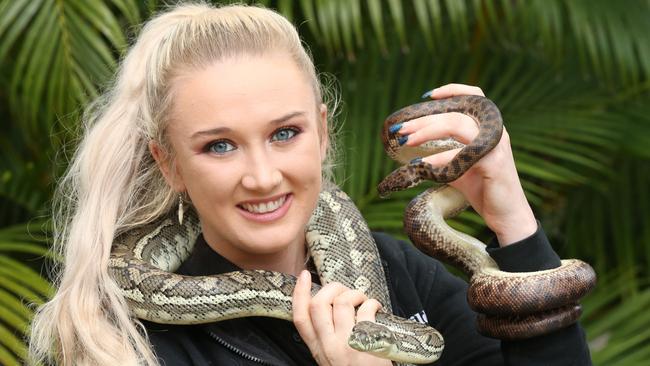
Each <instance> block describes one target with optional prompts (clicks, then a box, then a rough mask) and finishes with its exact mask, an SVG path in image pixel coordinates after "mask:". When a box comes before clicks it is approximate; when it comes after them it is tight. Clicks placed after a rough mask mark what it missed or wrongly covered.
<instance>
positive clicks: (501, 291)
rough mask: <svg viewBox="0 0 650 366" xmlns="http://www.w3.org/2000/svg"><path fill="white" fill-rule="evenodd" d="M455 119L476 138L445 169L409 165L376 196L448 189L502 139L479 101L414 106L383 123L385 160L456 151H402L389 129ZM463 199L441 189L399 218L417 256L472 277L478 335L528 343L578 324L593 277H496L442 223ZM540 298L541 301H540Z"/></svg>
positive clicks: (577, 264) (560, 272)
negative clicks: (470, 126) (426, 185)
mask: <svg viewBox="0 0 650 366" xmlns="http://www.w3.org/2000/svg"><path fill="white" fill-rule="evenodd" d="M447 112H460V113H463V114H467V115H469V116H470V117H472V118H473V119H474V121H475V122H476V123H477V124H478V127H479V133H478V135H477V137H476V138H475V139H474V140H472V141H471V142H470V143H469V144H468V145H466V146H465V145H463V144H460V143H458V145H459V146H461V147H462V148H461V150H460V151H459V152H458V153H457V155H456V156H455V157H454V158H452V160H451V161H450V162H449V163H448V164H447V165H446V166H443V167H433V166H431V165H429V164H427V163H425V162H422V161H420V162H416V163H409V164H407V165H405V166H402V167H400V168H398V169H397V170H395V171H394V172H392V173H391V174H390V175H389V176H387V177H386V178H385V179H384V180H383V181H382V182H381V183H380V184H379V186H378V190H379V194H380V195H381V196H386V195H387V194H389V193H390V192H393V191H399V190H402V189H406V188H410V187H413V186H415V185H417V184H419V183H420V182H421V181H423V180H432V181H434V182H438V183H448V182H450V181H453V180H455V179H457V178H458V177H460V176H461V175H462V174H463V173H465V172H466V171H467V170H468V169H469V168H470V167H471V166H472V165H473V164H475V163H476V162H477V161H478V160H479V159H481V158H482V157H483V156H485V155H486V154H487V153H489V152H490V151H491V150H492V149H493V148H494V147H495V146H496V145H497V144H498V143H499V140H500V138H501V135H502V131H503V121H502V118H501V113H500V111H499V110H498V108H497V107H496V105H495V104H494V103H493V102H492V101H490V100H489V99H487V98H485V97H481V96H456V97H452V98H448V99H442V100H434V101H429V102H424V103H419V104H416V105H413V106H409V107H406V108H403V109H401V110H399V111H397V112H395V113H393V114H392V115H390V116H389V117H388V118H387V119H386V121H385V122H384V128H383V131H382V140H383V142H384V148H385V150H386V152H387V154H388V155H389V156H391V157H392V158H393V159H394V160H397V161H399V162H402V163H408V162H410V161H411V159H413V158H416V157H423V156H427V155H431V154H435V153H438V152H440V151H444V150H449V149H451V148H454V147H455V146H453V145H452V144H450V143H449V142H448V141H445V142H444V146H442V147H438V146H437V145H436V144H435V142H430V143H427V144H423V145H422V146H420V147H415V148H414V147H407V146H400V145H399V143H398V141H397V136H396V135H395V134H392V133H390V127H391V126H393V125H395V124H398V123H402V122H405V121H407V120H411V119H415V118H419V117H422V116H426V115H431V114H439V113H447ZM468 205H469V204H468V203H467V201H466V200H465V197H464V196H463V195H462V194H461V193H460V192H459V191H458V190H456V189H455V188H453V187H451V186H448V185H443V186H442V187H440V188H431V189H428V190H427V191H425V192H423V193H421V194H420V195H418V196H417V197H416V198H414V199H413V200H412V201H411V202H410V203H409V205H408V207H407V208H406V211H405V216H404V229H405V231H406V233H407V235H408V236H409V238H410V239H411V241H412V242H413V243H414V244H415V245H416V246H417V247H418V248H419V249H420V250H422V251H423V252H425V253H427V254H428V255H430V256H432V257H435V258H438V259H440V260H442V261H444V262H446V263H449V264H451V265H454V266H456V267H457V268H459V269H461V270H463V271H464V272H465V273H466V274H467V275H468V276H469V277H470V286H469V290H468V303H469V305H470V307H471V308H472V309H474V310H475V311H477V312H478V313H479V314H478V317H477V325H478V329H479V332H481V333H482V334H484V335H486V336H489V337H493V338H499V339H506V340H514V339H524V338H530V337H534V336H537V335H541V334H546V333H549V332H551V331H554V330H557V329H560V328H563V327H566V326H568V325H570V324H573V323H574V322H575V321H577V319H578V318H579V316H580V313H581V308H580V306H579V305H578V304H577V301H578V300H579V299H580V298H582V297H583V296H585V295H586V294H587V293H589V292H590V291H591V290H592V289H593V287H594V286H595V282H596V275H595V272H594V271H593V269H592V268H591V267H590V266H589V265H588V264H587V263H585V262H582V261H579V260H575V259H572V260H563V261H562V265H561V266H560V267H558V268H554V269H550V270H544V271H536V272H526V273H509V272H504V271H501V270H499V268H498V266H497V264H496V263H495V262H494V261H493V260H492V258H491V257H490V256H489V254H488V253H487V252H486V250H485V247H486V246H485V244H483V243H482V242H480V241H479V240H478V239H476V238H474V237H472V236H469V235H467V234H464V233H462V232H459V231H457V230H454V229H452V228H451V227H450V226H449V225H448V224H447V223H446V222H445V219H447V218H451V217H454V216H455V215H457V214H458V213H459V212H461V211H462V210H464V209H465V208H467V206H468ZM540 294H544V296H540Z"/></svg>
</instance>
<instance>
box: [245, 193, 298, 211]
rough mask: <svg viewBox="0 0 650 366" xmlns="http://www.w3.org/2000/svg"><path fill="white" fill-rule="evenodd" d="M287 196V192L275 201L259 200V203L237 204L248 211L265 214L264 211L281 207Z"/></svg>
mask: <svg viewBox="0 0 650 366" xmlns="http://www.w3.org/2000/svg"><path fill="white" fill-rule="evenodd" d="M287 196H288V194H285V195H284V196H282V197H280V198H278V199H277V200H275V201H269V202H261V203H242V204H239V205H237V206H239V207H240V208H242V209H244V210H246V211H248V212H250V213H256V214H265V213H269V212H273V211H275V210H277V209H278V208H280V207H282V205H283V204H284V202H285V201H286V200H287Z"/></svg>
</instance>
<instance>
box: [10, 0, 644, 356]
mask: <svg viewBox="0 0 650 366" xmlns="http://www.w3.org/2000/svg"><path fill="white" fill-rule="evenodd" d="M260 2H261V3H263V4H265V5H267V6H272V7H275V8H276V9H278V10H279V11H280V12H282V13H283V14H285V15H286V16H287V17H289V18H290V19H292V20H293V21H294V23H295V24H297V25H298V26H299V29H300V32H301V34H302V35H303V37H304V38H305V40H306V42H307V44H309V45H310V47H311V50H312V52H313V54H314V58H315V60H316V63H317V66H318V67H319V69H320V70H321V71H324V72H327V73H328V74H329V75H330V76H331V75H333V76H334V78H335V79H336V80H338V83H333V84H334V85H338V89H339V90H340V95H341V100H342V102H343V103H342V108H341V110H340V111H341V113H340V115H339V119H338V120H339V122H340V127H339V131H340V132H339V135H340V138H339V142H340V145H341V146H342V148H341V150H342V152H343V157H342V159H341V161H340V165H339V166H338V168H337V176H338V180H339V183H340V184H341V185H342V186H343V187H344V189H345V190H346V191H347V192H348V193H349V194H350V195H351V196H352V197H353V198H354V199H355V201H356V202H357V204H358V205H359V207H360V208H361V210H362V211H363V213H364V215H365V217H366V218H367V219H368V222H369V224H370V226H371V227H372V228H373V229H378V230H385V231H389V232H391V233H393V234H395V235H397V236H403V234H402V233H401V228H402V223H401V220H402V210H403V208H404V206H405V205H406V203H407V202H408V201H409V199H410V198H411V197H413V195H414V193H415V191H414V190H412V191H407V192H403V193H400V194H396V195H394V196H393V197H391V199H390V200H380V199H379V198H378V197H377V195H376V191H375V189H374V187H375V186H376V184H377V183H378V182H379V180H380V179H381V178H382V177H383V176H384V175H385V174H387V173H388V172H389V171H390V170H392V169H393V168H394V163H392V162H390V161H389V160H387V158H386V157H385V155H384V153H383V151H382V147H381V145H380V144H379V139H378V138H377V136H378V131H379V128H380V125H381V121H383V119H384V117H385V116H386V115H388V114H389V113H390V112H391V111H393V110H395V109H397V108H399V107H401V106H404V105H406V104H411V103H413V102H416V101H417V100H418V97H419V95H420V94H421V93H422V92H424V91H426V90H428V89H431V88H432V87H435V86H439V85H441V84H445V83H449V82H458V83H466V84H473V85H479V86H480V87H481V88H482V89H483V90H484V91H485V93H486V94H487V95H488V96H489V97H490V98H491V99H493V100H494V101H495V102H496V103H497V105H499V107H500V108H501V110H502V112H503V115H504V118H505V121H506V126H507V128H508V131H509V133H510V135H511V138H512V144H513V149H514V151H515V158H516V161H517V167H518V169H519V172H520V175H521V177H522V181H523V182H522V183H523V185H524V188H525V189H526V193H527V195H528V198H529V200H530V201H531V203H532V204H533V205H534V208H535V211H536V214H537V216H538V217H539V218H540V219H541V221H542V224H543V226H544V227H545V229H546V231H547V233H548V234H549V236H550V237H551V238H552V242H553V243H554V245H555V247H556V249H557V250H558V251H559V252H560V254H561V255H562V256H563V257H579V258H582V259H585V260H587V261H589V262H590V263H592V265H593V266H594V267H595V268H596V270H597V272H598V274H599V278H600V284H599V286H598V288H597V290H596V291H595V292H594V293H593V294H592V295H591V296H590V297H589V298H588V299H586V301H585V304H584V308H585V314H584V318H583V319H584V325H585V328H586V330H587V334H588V338H589V340H590V344H591V347H592V355H593V359H594V362H595V363H596V364H600V365H605V364H606V365H636V364H639V362H640V361H641V360H646V359H648V358H649V357H650V346H649V345H650V331H648V329H650V314H649V313H648V312H647V311H645V309H647V308H648V306H650V289H649V288H648V286H647V279H648V276H649V273H648V271H647V268H648V264H649V262H650V225H647V224H648V223H649V222H650V210H649V208H650V192H649V191H648V187H650V169H649V168H650V152H649V150H648V149H647V146H650V103H648V102H649V101H650V80H649V78H648V75H649V74H650V39H649V37H648V33H647V29H650V2H648V1H644V0H636V1H633V0H627V1H617V2H611V1H605V0H598V1H594V0H592V1H587V0H574V1H560V0H546V1H541V0H529V1H512V0H495V1H487V0H467V1H462V0H413V1H408V2H402V1H399V0H301V1H291V0H278V1H260ZM162 3H163V2H160V3H159V2H158V1H154V0H149V1H142V2H140V1H135V0H58V1H55V0H0V118H2V121H3V122H2V123H3V125H4V126H5V127H4V128H3V129H2V131H3V133H2V135H0V146H1V148H2V154H1V155H0V364H5V365H17V364H19V363H20V362H21V361H20V360H21V359H22V358H23V357H24V355H25V344H24V341H23V338H24V336H25V335H26V334H27V332H28V330H27V329H28V328H27V324H28V323H29V319H30V317H31V314H32V312H33V306H34V305H38V304H40V303H42V302H43V301H44V300H45V299H46V298H47V297H48V296H50V295H51V294H52V291H53V290H52V288H51V285H50V284H49V283H48V280H51V279H48V278H47V276H46V275H44V274H43V275H39V272H41V273H44V271H43V270H42V268H46V266H45V267H44V263H45V264H46V263H47V260H48V258H49V257H48V254H47V247H48V244H49V237H50V236H49V230H48V227H49V225H48V220H47V218H48V215H49V211H48V204H49V202H50V199H51V196H52V192H53V186H54V184H55V182H56V177H57V176H58V175H59V174H60V173H61V171H62V170H63V169H65V165H66V162H67V157H68V156H69V154H70V152H71V149H72V148H73V147H74V143H75V141H76V139H77V137H78V132H79V127H80V115H81V112H82V110H83V107H84V106H85V105H86V104H87V103H88V102H89V101H91V100H92V99H93V98H94V97H95V96H97V95H98V94H99V93H101V91H102V88H103V87H104V86H105V85H107V83H109V82H110V78H111V75H112V74H113V73H114V71H115V68H116V65H117V63H118V60H119V58H120V57H121V56H122V55H123V52H124V50H125V49H126V47H127V44H128V40H129V39H132V38H133V37H134V36H135V35H136V34H137V32H138V29H139V27H140V24H141V22H142V21H144V20H145V19H147V18H148V17H149V16H150V15H151V14H152V13H153V12H155V11H156V10H158V9H160V8H162V6H163V4H162ZM329 80H333V78H329ZM453 224H454V225H455V226H456V227H458V228H461V229H462V230H465V231H467V232H469V233H472V234H474V235H477V236H479V237H482V238H487V236H488V235H489V233H487V232H486V230H485V227H484V225H483V224H482V222H481V220H480V217H478V216H477V215H475V214H473V213H471V212H467V213H464V214H462V215H461V216H460V217H459V218H458V219H457V220H455V221H454V223H453ZM49 259H53V260H56V259H55V258H49ZM30 304H31V305H30Z"/></svg>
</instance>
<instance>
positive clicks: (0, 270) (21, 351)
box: [0, 222, 58, 365]
mask: <svg viewBox="0 0 650 366" xmlns="http://www.w3.org/2000/svg"><path fill="white" fill-rule="evenodd" d="M45 224H46V223H45V222H34V223H32V224H30V225H17V226H12V227H6V228H3V229H0V363H1V364H3V365H19V364H20V363H19V361H18V360H19V359H24V358H25V356H26V345H25V343H24V341H23V339H24V338H25V336H26V335H27V334H28V325H29V322H30V320H31V318H32V316H33V311H32V307H31V306H32V305H40V304H42V303H43V302H44V301H45V300H46V299H48V298H49V297H50V296H51V295H52V294H53V288H52V285H51V284H50V283H49V282H48V281H47V280H46V279H45V278H44V277H42V276H41V275H40V274H38V273H37V272H36V271H34V270H33V269H32V268H30V267H29V266H28V265H27V264H26V263H25V262H24V261H19V260H17V259H15V258H18V257H21V258H30V259H31V260H32V261H33V260H34V259H33V258H35V257H36V258H39V257H40V258H41V259H44V258H50V259H52V260H57V259H58V258H56V257H55V256H54V255H53V254H52V253H51V252H49V251H48V248H47V245H46V243H47V242H48V240H47V237H46V236H45V234H42V233H39V231H38V228H39V227H42V226H43V225H45Z"/></svg>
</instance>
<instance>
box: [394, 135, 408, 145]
mask: <svg viewBox="0 0 650 366" xmlns="http://www.w3.org/2000/svg"><path fill="white" fill-rule="evenodd" d="M408 139H409V136H408V135H406V136H400V137H399V138H398V139H397V142H398V143H399V146H402V145H404V144H405V143H406V141H408Z"/></svg>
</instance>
